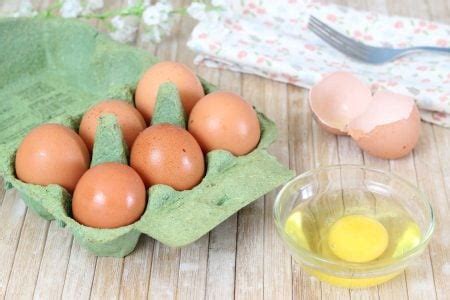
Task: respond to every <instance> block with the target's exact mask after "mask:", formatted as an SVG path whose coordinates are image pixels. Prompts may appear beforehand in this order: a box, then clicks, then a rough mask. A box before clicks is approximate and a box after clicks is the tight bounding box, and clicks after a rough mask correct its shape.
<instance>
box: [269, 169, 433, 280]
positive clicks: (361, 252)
mask: <svg viewBox="0 0 450 300" xmlns="http://www.w3.org/2000/svg"><path fill="white" fill-rule="evenodd" d="M273 214H274V219H275V225H276V227H277V231H278V233H279V234H280V236H281V238H282V240H283V242H284V244H285V245H286V246H287V248H288V250H289V251H290V253H291V254H292V256H293V257H294V259H295V260H296V261H297V262H298V263H299V264H300V265H301V266H302V267H303V268H304V270H305V271H306V272H307V273H309V274H310V275H312V276H315V277H317V278H318V279H320V280H321V281H324V282H328V283H330V284H332V285H336V286H340V287H347V288H363V287H369V286H375V285H378V284H381V283H383V282H386V281H388V280H391V279H392V278H394V277H396V276H397V275H399V274H401V273H402V272H403V270H404V269H405V268H406V267H407V266H408V265H410V264H411V263H412V262H413V261H414V260H415V258H417V257H418V256H419V255H420V254H421V253H422V252H423V250H424V249H425V248H426V246H427V244H428V242H429V241H430V238H431V236H432V233H433V230H434V226H435V220H434V216H433V209H432V207H431V205H430V203H429V202H428V200H427V197H426V196H425V195H424V194H423V193H421V192H420V191H419V190H418V189H417V188H416V187H415V186H413V185H412V184H410V183H408V182H407V181H405V180H403V179H402V178H400V177H398V176H396V175H393V174H391V173H388V172H385V171H381V170H376V169H371V168H367V167H365V166H357V165H339V166H330V167H324V168H319V169H315V170H311V171H308V172H306V173H303V174H301V175H299V176H297V177H295V178H294V179H292V180H291V181H290V182H288V183H287V184H286V185H285V186H284V187H283V189H282V190H281V191H280V192H279V194H278V196H277V198H276V200H275V204H274V208H273Z"/></svg>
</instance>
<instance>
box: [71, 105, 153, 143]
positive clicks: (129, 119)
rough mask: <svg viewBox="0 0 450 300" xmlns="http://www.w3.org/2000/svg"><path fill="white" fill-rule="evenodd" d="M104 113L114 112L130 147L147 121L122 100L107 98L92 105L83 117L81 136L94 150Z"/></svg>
mask: <svg viewBox="0 0 450 300" xmlns="http://www.w3.org/2000/svg"><path fill="white" fill-rule="evenodd" d="M104 114H113V115H115V116H116V118H117V122H118V123H119V126H120V129H122V134H123V137H124V139H125V142H126V144H127V146H128V149H131V146H132V145H133V142H134V140H135V139H136V137H137V136H138V135H139V133H140V132H141V131H142V130H144V129H145V127H146V123H145V121H144V118H143V117H142V115H141V114H140V113H139V111H138V110H137V109H136V108H134V106H133V105H131V104H129V103H127V102H125V101H122V100H105V101H102V102H100V103H98V104H96V105H94V106H93V107H91V108H90V109H89V110H88V111H87V112H86V113H85V114H84V115H83V118H82V119H81V123H80V130H79V133H80V136H81V137H82V138H83V140H84V142H85V143H86V145H87V146H88V148H89V150H91V151H92V148H93V147H94V139H95V132H96V131H97V125H98V120H99V119H100V117H101V116H103V115H104Z"/></svg>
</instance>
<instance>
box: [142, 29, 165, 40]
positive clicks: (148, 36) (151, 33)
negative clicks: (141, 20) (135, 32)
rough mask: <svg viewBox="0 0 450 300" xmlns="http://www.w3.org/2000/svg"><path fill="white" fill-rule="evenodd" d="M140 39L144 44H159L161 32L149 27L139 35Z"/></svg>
mask: <svg viewBox="0 0 450 300" xmlns="http://www.w3.org/2000/svg"><path fill="white" fill-rule="evenodd" d="M141 39H142V41H144V42H154V43H159V42H161V31H160V30H159V28H158V26H151V27H149V28H147V30H146V31H145V32H144V33H143V34H142V35H141Z"/></svg>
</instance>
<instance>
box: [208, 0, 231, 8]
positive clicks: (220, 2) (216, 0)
mask: <svg viewBox="0 0 450 300" xmlns="http://www.w3.org/2000/svg"><path fill="white" fill-rule="evenodd" d="M211 4H212V6H216V7H221V8H224V9H225V8H226V7H227V6H228V5H229V3H228V5H227V1H226V0H212V1H211Z"/></svg>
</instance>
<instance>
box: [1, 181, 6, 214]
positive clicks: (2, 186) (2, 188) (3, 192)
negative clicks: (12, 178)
mask: <svg viewBox="0 0 450 300" xmlns="http://www.w3.org/2000/svg"><path fill="white" fill-rule="evenodd" d="M5 195H6V189H5V181H4V180H3V177H0V207H2V204H3V200H4V199H5Z"/></svg>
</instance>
